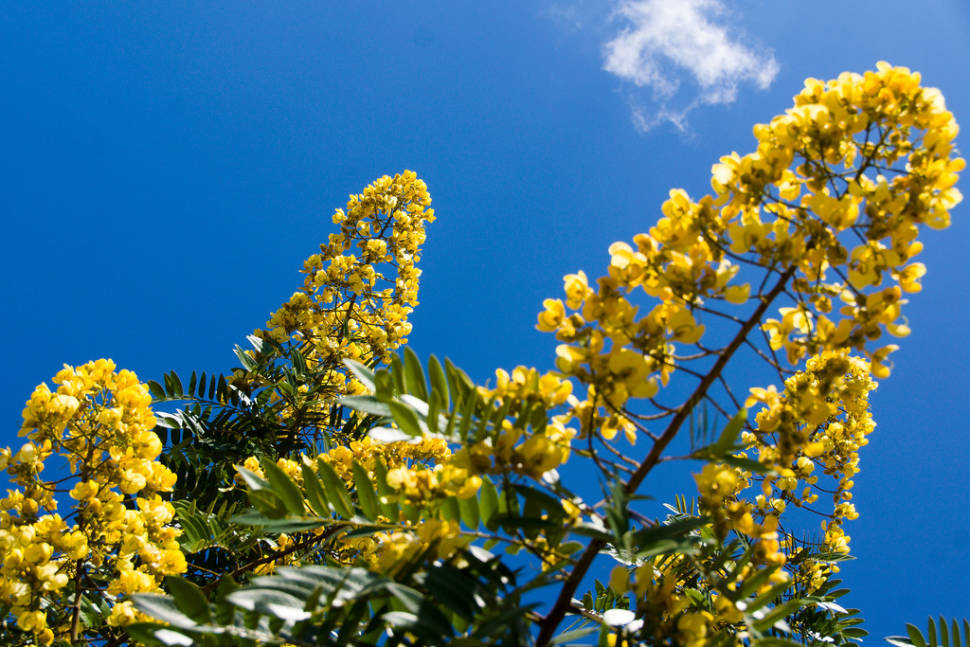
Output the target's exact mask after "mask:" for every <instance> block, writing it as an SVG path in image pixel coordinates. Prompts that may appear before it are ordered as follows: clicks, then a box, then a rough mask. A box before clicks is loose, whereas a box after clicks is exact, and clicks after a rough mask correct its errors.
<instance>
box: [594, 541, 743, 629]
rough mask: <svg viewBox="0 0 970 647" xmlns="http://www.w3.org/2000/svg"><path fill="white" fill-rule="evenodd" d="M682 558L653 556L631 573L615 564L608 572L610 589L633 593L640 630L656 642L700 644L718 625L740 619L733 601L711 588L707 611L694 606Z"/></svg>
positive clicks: (729, 623)
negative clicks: (641, 625) (711, 599)
mask: <svg viewBox="0 0 970 647" xmlns="http://www.w3.org/2000/svg"><path fill="white" fill-rule="evenodd" d="M686 560H687V558H685V557H684V556H683V555H672V556H657V557H653V558H651V559H648V560H646V561H645V562H643V563H642V564H640V565H639V566H637V567H636V568H635V569H634V570H633V573H632V574H631V573H630V571H629V570H628V569H627V567H626V566H616V567H614V569H613V571H612V572H611V573H610V582H609V584H610V588H611V589H613V591H614V592H615V593H617V594H620V595H623V594H626V593H632V594H633V596H634V602H635V609H636V615H637V618H639V621H640V622H642V623H643V631H642V633H645V634H648V635H652V636H653V638H654V639H655V640H656V641H657V643H658V644H660V643H664V644H665V639H672V640H673V641H674V642H673V643H672V644H677V645H685V646H687V645H689V646H691V647H701V646H703V645H706V644H707V639H708V637H709V636H710V635H712V634H713V633H715V632H716V631H717V630H718V629H720V628H721V627H723V626H725V625H733V624H735V623H738V622H741V620H742V613H741V611H739V610H738V608H737V607H736V606H735V604H734V603H733V602H731V601H730V600H729V599H728V598H727V597H725V596H722V595H717V593H716V592H713V591H712V592H711V595H712V598H713V604H712V605H711V610H710V611H709V610H706V609H702V608H698V607H697V606H696V602H695V600H694V599H692V598H691V597H690V596H689V595H688V594H687V593H686V591H685V590H686V589H687V588H688V583H687V582H686V581H685V580H684V577H683V573H684V571H685V566H686ZM712 611H713V613H712Z"/></svg>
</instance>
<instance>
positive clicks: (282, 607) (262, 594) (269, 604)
mask: <svg viewBox="0 0 970 647" xmlns="http://www.w3.org/2000/svg"><path fill="white" fill-rule="evenodd" d="M226 599H227V600H228V601H229V602H230V603H231V604H233V605H235V606H237V607H240V608H243V609H246V610H248V611H259V612H260V613H264V614H266V615H270V616H273V617H275V618H281V619H283V620H289V621H293V622H298V621H300V620H306V619H307V618H309V617H310V613H309V612H307V610H306V601H305V600H301V599H299V598H297V597H296V596H294V595H291V594H290V593H285V592H283V591H278V590H275V589H264V588H258V587H254V588H245V589H240V590H238V591H233V592H232V593H230V594H229V595H228V596H226Z"/></svg>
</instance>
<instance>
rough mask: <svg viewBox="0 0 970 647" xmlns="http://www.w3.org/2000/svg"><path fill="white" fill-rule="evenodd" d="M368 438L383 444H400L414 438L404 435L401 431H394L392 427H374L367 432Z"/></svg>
mask: <svg viewBox="0 0 970 647" xmlns="http://www.w3.org/2000/svg"><path fill="white" fill-rule="evenodd" d="M367 436H368V437H369V438H371V439H372V440H374V441H375V442H378V443H381V444H387V443H399V442H402V441H406V440H411V439H412V438H413V436H410V435H408V434H406V433H404V432H403V431H401V430H400V429H394V428H392V427H374V428H373V429H371V430H370V431H368V432H367Z"/></svg>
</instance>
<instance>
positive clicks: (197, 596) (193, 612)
mask: <svg viewBox="0 0 970 647" xmlns="http://www.w3.org/2000/svg"><path fill="white" fill-rule="evenodd" d="M165 588H166V589H168V592H169V593H171V594H172V599H173V600H174V601H175V606H176V607H178V609H179V610H180V611H181V612H182V613H184V614H185V615H187V616H188V617H189V618H191V619H192V620H195V621H196V622H198V623H200V624H206V623H208V622H211V621H212V614H211V613H210V612H209V601H208V600H206V598H205V594H204V593H203V592H202V589H200V588H199V587H198V586H196V585H195V584H193V583H192V582H190V581H188V580H187V579H185V578H184V577H179V576H177V575H169V576H168V577H166V578H165Z"/></svg>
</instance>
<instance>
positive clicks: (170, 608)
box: [131, 593, 199, 630]
mask: <svg viewBox="0 0 970 647" xmlns="http://www.w3.org/2000/svg"><path fill="white" fill-rule="evenodd" d="M131 601H132V603H133V604H134V605H135V608H136V609H138V610H139V611H141V612H142V613H145V614H146V615H149V616H151V617H153V618H155V619H156V620H161V621H162V622H167V623H168V624H170V625H172V626H173V627H177V628H179V629H188V630H195V629H198V628H199V625H198V623H196V622H195V621H194V620H192V618H190V617H188V616H187V615H185V614H184V613H182V612H181V611H180V610H179V609H178V607H177V606H175V601H174V600H172V598H171V597H169V596H167V595H158V594H155V593H133V594H131Z"/></svg>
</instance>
